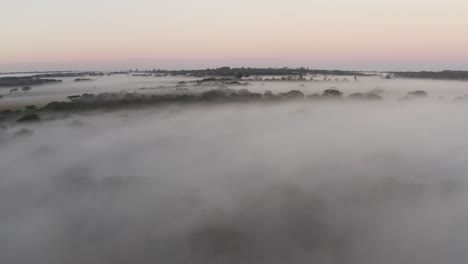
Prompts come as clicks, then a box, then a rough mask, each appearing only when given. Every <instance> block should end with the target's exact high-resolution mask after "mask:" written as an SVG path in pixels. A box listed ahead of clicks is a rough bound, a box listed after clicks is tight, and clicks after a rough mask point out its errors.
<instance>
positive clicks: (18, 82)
mask: <svg viewBox="0 0 468 264" xmlns="http://www.w3.org/2000/svg"><path fill="white" fill-rule="evenodd" d="M57 82H61V80H54V79H41V78H38V77H31V76H27V77H2V78H0V87H14V86H29V85H39V84H45V83H57Z"/></svg>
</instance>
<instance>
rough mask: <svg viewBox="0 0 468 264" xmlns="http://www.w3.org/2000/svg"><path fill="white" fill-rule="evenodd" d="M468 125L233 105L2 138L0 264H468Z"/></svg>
mask: <svg viewBox="0 0 468 264" xmlns="http://www.w3.org/2000/svg"><path fill="white" fill-rule="evenodd" d="M467 114H468V107H466V105H465V104H455V103H453V104H452V103H442V102H434V101H432V100H428V101H423V100H422V101H415V102H411V103H397V102H392V103H378V102H375V103H361V104H358V103H346V104H340V103H333V102H323V103H320V104H309V103H297V104H296V103H284V104H278V105H263V106H258V105H257V106H255V105H246V104H242V105H233V104H231V105H229V106H222V105H219V106H206V107H165V108H159V109H153V110H144V111H143V110H140V111H126V112H106V113H86V114H81V115H70V116H65V117H64V118H63V119H59V120H55V121H47V122H41V123H37V124H30V125H21V126H18V125H16V126H17V127H10V128H8V130H15V129H20V128H28V129H31V130H32V131H34V133H33V134H32V135H23V136H17V137H14V138H10V137H8V135H7V134H8V133H6V132H4V134H0V138H2V137H3V138H4V139H5V138H7V137H8V140H3V141H2V143H1V145H0V148H1V152H0V176H1V177H0V262H1V263H200V264H201V263H294V264H296V263H350V264H353V263H356V264H357V263H389V264H390V263H392V264H393V263H426V264H436V263H437V264H438V263H464V262H465V261H466V259H467V258H468V251H467V245H468V209H467V207H466V202H467V197H468V196H467V190H466V187H465V183H466V175H467V173H468V163H467V162H466V161H467V155H468V140H466V135H467V134H468V124H467V122H466V116H467ZM7 132H8V131H7Z"/></svg>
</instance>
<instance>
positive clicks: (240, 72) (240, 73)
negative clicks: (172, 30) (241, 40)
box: [145, 67, 367, 78]
mask: <svg viewBox="0 0 468 264" xmlns="http://www.w3.org/2000/svg"><path fill="white" fill-rule="evenodd" d="M145 72H148V73H156V74H164V75H189V76H197V77H201V76H224V77H227V76H231V77H237V78H242V77H250V76H255V75H266V76H268V75H270V76H273V75H307V74H315V75H342V76H343V75H346V76H365V75H367V74H365V73H362V72H355V71H341V70H311V69H309V68H303V67H302V68H244V67H242V68H230V67H222V68H216V69H204V70H156V69H155V70H152V71H145Z"/></svg>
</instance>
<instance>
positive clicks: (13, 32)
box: [0, 0, 468, 71]
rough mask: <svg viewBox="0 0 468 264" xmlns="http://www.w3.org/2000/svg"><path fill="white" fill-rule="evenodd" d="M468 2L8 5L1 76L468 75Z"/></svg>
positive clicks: (62, 1) (207, 0) (62, 0)
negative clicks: (230, 72) (149, 72)
mask: <svg viewBox="0 0 468 264" xmlns="http://www.w3.org/2000/svg"><path fill="white" fill-rule="evenodd" d="M467 10H468V1H466V0H443V1H442V0H424V1H423V0H391V1H390V0H353V1H349V0H289V1H280V0H269V1H268V0H231V1H228V0H171V1H162V0H156V1H155V0H152V1H151V0H132V1H124V0H81V1H75V0H73V1H71V0H41V1H34V0H1V8H0V32H1V36H2V37H1V39H0V71H19V70H52V69H93V68H95V69H104V68H108V69H110V68H113V69H118V68H127V67H143V68H144V67H147V68H171V69H182V68H185V69H188V68H208V67H220V66H252V67H260V66H262V67H263V66H270V67H275V66H278V67H279V66H298V67H302V66H304V67H311V68H323V69H328V68H334V69H354V70H442V69H462V70H463V69H464V70H468V49H467V48H466V47H468V27H467V26H466V25H468V16H467Z"/></svg>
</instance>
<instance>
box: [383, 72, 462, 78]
mask: <svg viewBox="0 0 468 264" xmlns="http://www.w3.org/2000/svg"><path fill="white" fill-rule="evenodd" d="M392 74H393V75H394V77H397V78H417V79H435V80H437V79H438V80H468V71H440V72H430V71H421V72H392Z"/></svg>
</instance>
